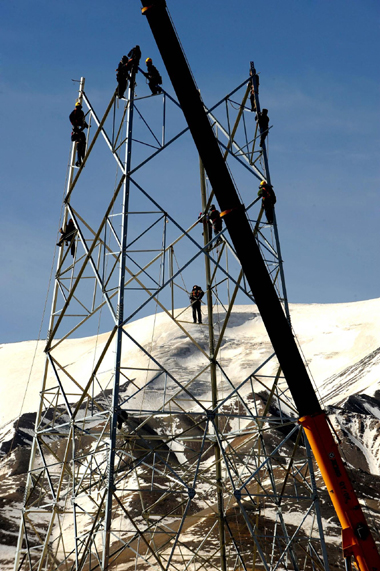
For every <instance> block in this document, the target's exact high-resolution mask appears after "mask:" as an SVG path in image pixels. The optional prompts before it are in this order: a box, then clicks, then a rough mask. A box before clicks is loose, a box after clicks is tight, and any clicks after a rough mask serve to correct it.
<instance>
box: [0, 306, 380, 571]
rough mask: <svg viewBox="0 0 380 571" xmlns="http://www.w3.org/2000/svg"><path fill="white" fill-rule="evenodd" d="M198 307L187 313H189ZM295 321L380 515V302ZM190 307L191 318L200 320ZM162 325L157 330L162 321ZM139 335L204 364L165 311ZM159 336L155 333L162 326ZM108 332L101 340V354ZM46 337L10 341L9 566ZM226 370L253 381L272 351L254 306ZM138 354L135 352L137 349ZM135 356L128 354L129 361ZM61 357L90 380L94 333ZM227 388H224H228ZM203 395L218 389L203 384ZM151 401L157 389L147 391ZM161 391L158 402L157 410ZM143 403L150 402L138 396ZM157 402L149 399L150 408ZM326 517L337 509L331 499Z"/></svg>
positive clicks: (245, 310)
mask: <svg viewBox="0 0 380 571" xmlns="http://www.w3.org/2000/svg"><path fill="white" fill-rule="evenodd" d="M188 311H189V310H187V312H188ZM290 311H291V317H292V326H293V329H294V331H295V334H296V336H297V339H298V342H299V344H300V347H301V350H302V353H303V355H304V358H305V361H306V362H307V364H308V367H309V369H310V373H311V375H312V378H313V381H314V383H315V387H316V390H317V392H318V395H319V397H320V399H321V401H322V402H323V405H324V407H325V408H326V409H327V411H328V413H329V415H330V419H331V421H332V423H333V425H334V427H335V430H336V432H337V435H338V437H339V438H340V440H341V443H340V444H341V449H342V452H343V455H344V458H345V460H346V462H347V466H348V468H349V469H350V468H354V470H351V474H352V478H353V481H354V487H356V488H357V489H358V494H359V495H361V497H362V499H363V498H364V500H365V501H366V503H367V506H368V507H370V508H372V510H374V511H375V512H376V511H377V512H379V506H380V504H379V498H380V495H379V494H380V486H379V482H380V385H379V379H380V329H379V327H378V323H377V322H378V315H379V313H380V299H376V300H369V301H363V302H356V303H344V304H329V305H320V304H293V305H291V306H290ZM189 317H190V315H189V314H188V313H186V311H185V313H184V315H183V317H182V319H184V320H186V319H187V320H188V321H191V320H190V319H189ZM153 324H154V327H153ZM192 327H193V329H192V336H193V337H194V339H195V341H196V342H198V343H199V344H202V342H203V341H204V338H205V334H206V333H205V331H206V326H200V325H194V326H192ZM127 328H129V329H128V331H129V332H130V334H131V335H133V332H134V331H138V332H139V336H140V339H141V338H142V337H144V336H145V337H146V339H147V340H148V339H149V342H150V343H151V344H152V345H154V347H155V350H156V352H157V351H158V352H159V354H160V361H161V364H162V365H164V366H165V368H166V369H168V370H170V371H172V372H173V373H176V372H179V371H188V373H189V375H191V372H192V370H196V368H197V367H198V366H199V363H198V360H199V359H200V358H201V356H200V355H199V352H198V351H194V350H193V345H192V344H191V343H190V342H189V340H188V339H187V338H186V337H185V336H184V335H183V334H182V332H181V329H179V328H177V327H175V326H174V324H173V321H172V320H170V318H169V317H168V316H167V315H166V314H165V313H160V314H158V315H155V316H149V317H146V318H143V319H141V320H139V321H136V322H134V323H132V324H130V325H128V326H127ZM153 330H154V335H153V336H152V331H153ZM107 338H108V336H107V334H104V335H101V336H99V337H97V338H96V351H101V350H102V348H103V347H104V344H105V342H106V340H107ZM44 345H45V343H44V342H39V343H38V344H37V343H36V342H35V341H26V342H22V343H12V344H6V345H2V346H0V371H1V372H0V375H1V382H0V389H1V399H0V427H1V428H0V454H1V464H0V470H1V480H0V502H1V504H0V505H1V512H0V523H1V526H0V565H1V569H4V570H6V569H11V568H12V566H11V560H12V559H13V555H14V550H15V544H16V540H17V533H18V525H19V514H20V511H19V510H20V508H21V506H22V500H23V489H24V483H25V472H26V471H27V468H28V449H29V446H30V443H31V440H32V437H33V426H34V424H33V423H34V419H35V413H36V410H37V408H38V405H39V391H40V388H41V387H40V385H41V379H42V372H43V367H44V362H45V355H44V353H43V347H44ZM126 351H127V352H128V363H129V366H130V367H132V366H133V364H134V362H135V361H136V362H138V359H139V356H138V353H137V350H136V349H135V347H133V346H132V345H131V346H129V347H127V349H126ZM222 351H223V363H224V370H225V371H226V372H227V373H229V374H230V376H231V377H237V376H238V377H241V378H244V377H245V376H246V375H247V374H250V373H249V372H250V371H251V370H252V368H254V366H255V360H257V363H259V362H262V361H263V360H264V359H265V357H266V355H268V356H269V355H270V353H271V351H272V348H271V345H270V343H269V342H268V338H267V335H266V332H265V329H264V327H263V324H262V321H261V318H260V315H259V314H258V313H257V312H256V313H255V312H254V311H253V310H252V307H251V306H236V307H235V308H234V312H233V314H232V316H231V319H230V321H229V324H228V327H227V329H226V332H225V335H224V341H223V346H222ZM134 352H135V353H134ZM124 357H125V358H126V355H125V356H123V358H124ZM60 358H61V362H63V363H67V364H70V367H71V369H70V370H71V371H75V375H76V376H78V377H80V376H83V377H85V376H86V374H87V373H88V371H89V370H90V368H91V366H92V363H93V361H94V338H91V337H90V338H84V339H75V340H68V341H66V342H65V343H64V344H63V347H62V349H61V357H60ZM112 366H113V353H112V352H110V355H109V358H107V359H105V360H104V362H103V364H102V370H101V371H99V375H100V376H101V375H102V374H107V373H108V372H109V370H111V369H112ZM220 390H221V391H223V386H221V387H220ZM197 391H198V392H199V395H200V396H202V398H203V397H204V396H205V395H206V394H207V392H208V391H209V387H208V385H206V384H203V383H202V381H201V380H200V381H199V385H198V386H197ZM144 398H145V399H149V398H150V397H149V395H148V394H146V395H145V396H144ZM154 398H156V397H154V396H153V393H152V396H151V399H152V400H151V401H149V406H153V405H152V402H153V399H154ZM135 404H137V405H140V406H141V405H142V402H140V401H139V402H136V403H135ZM146 405H147V401H144V406H146ZM325 510H326V514H327V515H325V517H328V518H330V517H331V515H332V512H331V507H329V506H328V502H326V507H325ZM332 527H333V528H334V530H333V531H331V529H330V530H329V531H330V533H329V536H330V537H329V540H330V541H332V542H333V543H334V542H335V543H334V545H335V544H338V545H339V529H338V527H337V526H335V527H334V526H332Z"/></svg>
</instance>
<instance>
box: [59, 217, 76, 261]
mask: <svg viewBox="0 0 380 571" xmlns="http://www.w3.org/2000/svg"><path fill="white" fill-rule="evenodd" d="M59 231H60V233H61V234H62V237H61V239H60V240H59V242H58V244H57V246H59V247H61V246H62V245H63V243H64V242H66V246H68V245H69V244H71V248H70V251H71V255H72V257H74V256H75V239H74V238H75V234H76V233H77V231H76V228H75V225H74V222H73V221H72V220H71V218H70V220H69V221H68V222H67V224H66V228H65V230H62V228H60V229H59Z"/></svg>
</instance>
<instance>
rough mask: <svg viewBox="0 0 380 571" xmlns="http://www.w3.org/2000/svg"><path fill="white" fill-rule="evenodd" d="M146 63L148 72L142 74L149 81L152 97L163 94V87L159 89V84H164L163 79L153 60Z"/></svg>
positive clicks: (147, 60) (149, 59) (148, 59)
mask: <svg viewBox="0 0 380 571" xmlns="http://www.w3.org/2000/svg"><path fill="white" fill-rule="evenodd" d="M145 63H146V69H147V71H146V72H145V71H143V72H142V73H143V74H144V75H145V77H146V78H147V80H148V85H149V87H150V90H151V92H152V95H157V94H158V93H161V87H159V84H161V83H162V77H161V75H160V74H159V72H158V70H157V68H156V67H155V66H154V65H153V62H152V58H150V57H148V58H146V60H145Z"/></svg>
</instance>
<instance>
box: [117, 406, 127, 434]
mask: <svg viewBox="0 0 380 571" xmlns="http://www.w3.org/2000/svg"><path fill="white" fill-rule="evenodd" d="M124 422H125V423H127V422H128V413H127V411H126V410H123V409H122V408H121V409H120V410H119V412H118V413H117V428H118V430H121V427H122V426H123V423H124Z"/></svg>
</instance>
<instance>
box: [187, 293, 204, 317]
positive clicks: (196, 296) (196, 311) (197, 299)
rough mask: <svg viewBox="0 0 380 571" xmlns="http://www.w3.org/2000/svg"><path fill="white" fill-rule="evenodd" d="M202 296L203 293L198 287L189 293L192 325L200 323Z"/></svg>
mask: <svg viewBox="0 0 380 571" xmlns="http://www.w3.org/2000/svg"><path fill="white" fill-rule="evenodd" d="M203 296H204V291H203V290H202V288H201V287H200V286H198V285H195V286H194V287H193V289H192V290H191V293H190V303H191V307H192V310H193V321H194V323H196V322H197V317H198V323H202V312H201V299H202V297H203Z"/></svg>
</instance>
